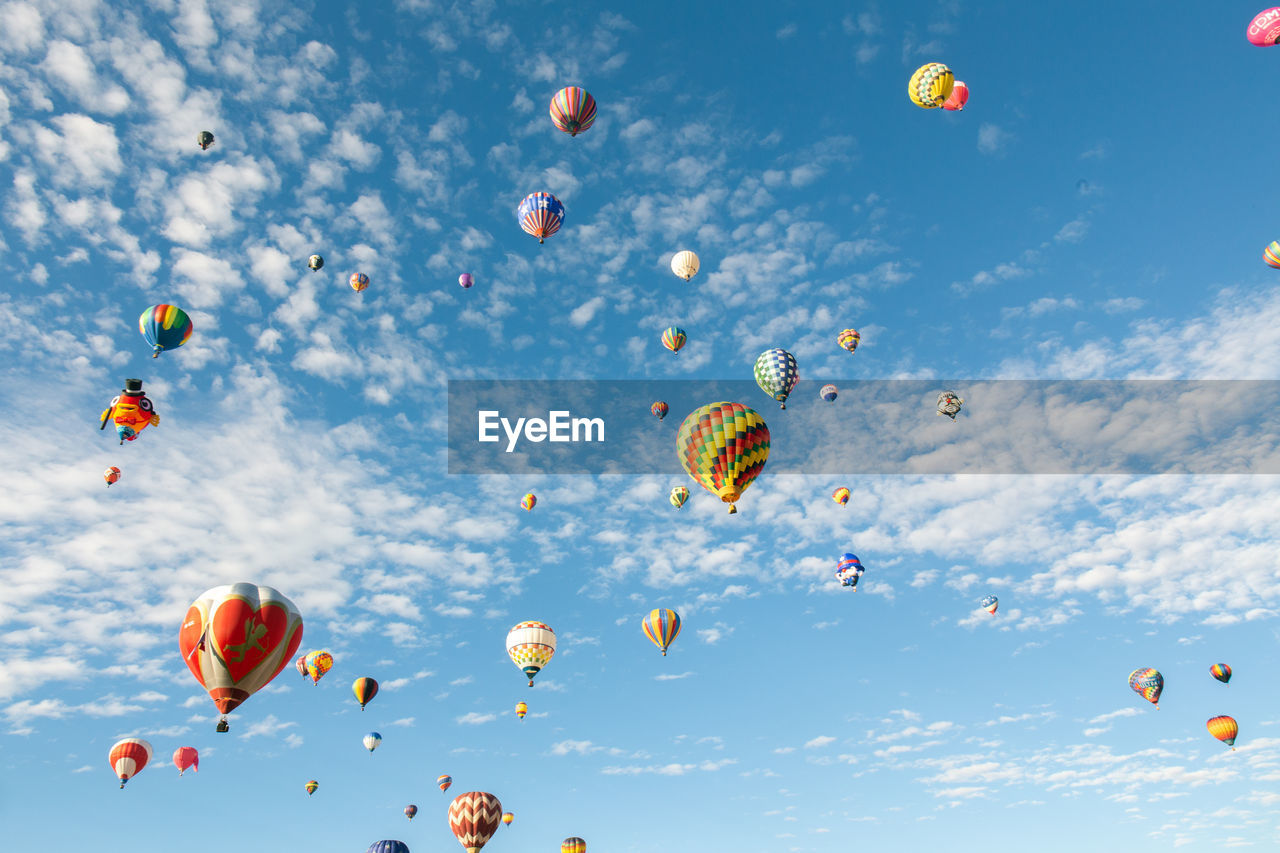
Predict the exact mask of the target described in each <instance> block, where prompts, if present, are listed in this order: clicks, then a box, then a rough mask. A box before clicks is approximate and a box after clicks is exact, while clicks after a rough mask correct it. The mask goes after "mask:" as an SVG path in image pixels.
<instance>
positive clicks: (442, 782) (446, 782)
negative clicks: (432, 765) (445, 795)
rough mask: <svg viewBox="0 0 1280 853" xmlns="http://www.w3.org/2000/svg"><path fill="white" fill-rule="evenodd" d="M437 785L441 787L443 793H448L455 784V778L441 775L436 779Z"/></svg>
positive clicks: (444, 774)
mask: <svg viewBox="0 0 1280 853" xmlns="http://www.w3.org/2000/svg"><path fill="white" fill-rule="evenodd" d="M436 784H437V785H439V786H440V790H441V791H447V790H449V786H450V785H452V784H453V777H452V776H450V775H449V774H448V773H441V774H440V775H439V776H437V777H436Z"/></svg>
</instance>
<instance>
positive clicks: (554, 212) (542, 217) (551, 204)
mask: <svg viewBox="0 0 1280 853" xmlns="http://www.w3.org/2000/svg"><path fill="white" fill-rule="evenodd" d="M516 220H517V221H518V222H519V223H520V227H521V228H523V229H524V230H525V233H526V234H532V235H533V236H534V237H537V238H538V242H539V243H541V242H542V241H543V240H544V239H546V238H547V237H550V236H551V235H552V234H554V233H556V232H557V231H559V230H560V226H561V225H562V224H563V223H564V205H563V204H561V203H560V199H558V198H556V197H555V196H553V195H552V194H551V193H541V192H539V193H529V194H528V195H527V196H525V197H524V201H522V202H520V206H519V207H518V208H516Z"/></svg>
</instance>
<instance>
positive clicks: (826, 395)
mask: <svg viewBox="0 0 1280 853" xmlns="http://www.w3.org/2000/svg"><path fill="white" fill-rule="evenodd" d="M838 393H839V389H838V388H836V386H834V385H823V386H822V390H821V391H819V392H818V396H820V397H822V399H824V400H826V401H827V402H828V403H833V402H835V399H836V396H837V395H838Z"/></svg>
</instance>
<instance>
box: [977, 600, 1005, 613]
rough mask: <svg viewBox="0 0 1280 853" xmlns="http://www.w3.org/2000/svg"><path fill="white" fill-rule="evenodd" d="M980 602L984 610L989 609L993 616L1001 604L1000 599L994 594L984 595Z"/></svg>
mask: <svg viewBox="0 0 1280 853" xmlns="http://www.w3.org/2000/svg"><path fill="white" fill-rule="evenodd" d="M978 604H979V605H980V606H981V607H982V609H983V610H985V611H987V612H988V613H990V614H991V615H992V616H995V615H996V608H998V607H999V606H1000V599H998V598H996V597H995V596H994V595H984V596H983V597H982V600H981V601H979V602H978Z"/></svg>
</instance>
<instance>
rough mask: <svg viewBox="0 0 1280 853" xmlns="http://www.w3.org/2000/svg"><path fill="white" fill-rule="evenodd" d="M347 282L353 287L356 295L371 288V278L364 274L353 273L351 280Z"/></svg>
mask: <svg viewBox="0 0 1280 853" xmlns="http://www.w3.org/2000/svg"><path fill="white" fill-rule="evenodd" d="M347 281H348V283H349V284H350V285H351V289H352V290H354V291H355V292H356V293H363V292H364V289H365V288H366V287H368V286H369V276H367V275H365V274H364V273H362V272H353V273H352V274H351V278H349V279H348V280H347Z"/></svg>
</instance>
